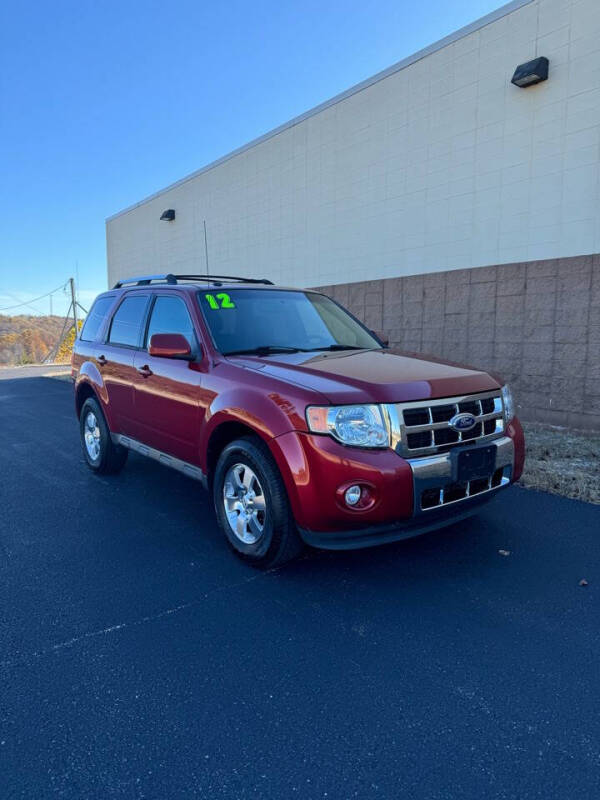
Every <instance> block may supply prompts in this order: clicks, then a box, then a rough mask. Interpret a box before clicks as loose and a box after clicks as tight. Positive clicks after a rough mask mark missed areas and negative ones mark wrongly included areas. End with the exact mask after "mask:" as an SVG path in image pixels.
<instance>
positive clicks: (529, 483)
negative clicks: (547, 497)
mask: <svg viewBox="0 0 600 800" xmlns="http://www.w3.org/2000/svg"><path fill="white" fill-rule="evenodd" d="M523 428H524V430H525V439H526V445H527V457H526V461H525V471H524V473H523V477H522V478H521V480H520V483H521V485H522V486H525V487H526V488H528V489H541V490H542V491H546V492H553V493H554V494H562V495H563V496H564V497H573V498H575V499H576V500H584V501H585V502H587V503H598V504H600V433H592V432H589V433H588V432H584V431H570V430H566V429H563V428H549V427H546V426H543V425H536V424H533V423H526V424H524V425H523Z"/></svg>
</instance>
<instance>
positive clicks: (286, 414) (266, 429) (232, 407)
mask: <svg viewBox="0 0 600 800" xmlns="http://www.w3.org/2000/svg"><path fill="white" fill-rule="evenodd" d="M231 422H235V423H238V424H241V425H244V426H246V427H247V428H249V429H251V430H252V431H253V432H254V433H256V434H257V435H258V436H260V437H261V439H263V440H264V441H265V442H269V441H270V440H271V439H273V438H275V437H276V436H280V435H281V434H282V433H288V432H289V431H294V430H306V422H305V420H304V410H303V408H302V410H300V409H299V408H298V407H297V406H296V404H295V403H294V402H292V401H290V400H289V399H287V398H284V397H282V396H281V395H279V394H278V393H277V392H266V393H265V392H261V391H260V390H259V389H249V388H248V387H239V388H238V387H235V388H232V389H230V390H228V391H225V392H223V393H220V394H218V395H217V396H216V397H215V398H214V400H213V401H212V403H211V404H210V406H209V407H208V408H207V409H206V415H205V418H204V424H203V425H202V430H201V436H200V443H199V444H200V453H201V454H206V452H207V450H208V443H209V441H210V438H211V436H212V434H213V433H214V431H215V430H216V429H217V428H218V427H219V426H220V425H222V424H224V423H231Z"/></svg>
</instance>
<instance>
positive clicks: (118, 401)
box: [96, 292, 150, 436]
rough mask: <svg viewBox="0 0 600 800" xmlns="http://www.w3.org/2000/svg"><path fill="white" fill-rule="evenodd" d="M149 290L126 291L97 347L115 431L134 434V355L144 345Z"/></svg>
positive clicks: (97, 357) (98, 362) (135, 373)
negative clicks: (102, 339)
mask: <svg viewBox="0 0 600 800" xmlns="http://www.w3.org/2000/svg"><path fill="white" fill-rule="evenodd" d="M149 303H150V292H131V293H129V294H126V295H125V296H124V297H123V299H122V300H121V302H120V303H119V305H118V306H117V308H116V309H115V311H114V313H113V315H112V319H111V321H110V325H109V327H108V331H107V333H106V336H105V337H104V338H105V340H104V342H102V343H100V344H98V346H97V347H96V363H97V364H98V368H99V370H100V374H101V375H102V379H103V381H104V385H105V386H106V392H107V395H108V404H109V415H110V419H111V422H112V427H113V432H114V433H126V434H128V435H130V436H132V435H133V429H134V427H135V417H134V408H133V398H134V384H135V381H136V377H137V372H136V371H135V367H134V363H133V360H134V356H135V354H136V352H137V351H138V349H139V348H140V347H141V344H142V340H143V336H144V329H145V325H146V319H147V311H148V305H149Z"/></svg>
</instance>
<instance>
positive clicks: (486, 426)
mask: <svg viewBox="0 0 600 800" xmlns="http://www.w3.org/2000/svg"><path fill="white" fill-rule="evenodd" d="M388 411H389V414H390V419H391V422H392V436H393V440H394V441H393V446H394V449H395V450H396V452H397V453H399V455H402V456H409V457H414V456H425V455H429V454H433V453H441V452H445V451H447V450H449V449H451V448H452V447H456V446H457V445H460V444H473V443H479V442H481V441H485V440H487V439H491V438H494V437H496V436H500V435H501V434H502V433H503V432H504V415H503V407H502V397H501V394H500V392H499V391H494V392H485V393H482V394H476V395H469V396H467V397H451V398H444V399H441V400H429V401H425V402H423V401H420V402H414V403H398V404H396V405H390V406H388ZM456 414H472V415H473V416H474V417H475V425H474V426H473V427H472V428H471V429H470V430H467V431H457V430H455V429H454V428H452V427H451V426H450V424H449V423H450V420H451V419H452V418H453V417H454V416H456Z"/></svg>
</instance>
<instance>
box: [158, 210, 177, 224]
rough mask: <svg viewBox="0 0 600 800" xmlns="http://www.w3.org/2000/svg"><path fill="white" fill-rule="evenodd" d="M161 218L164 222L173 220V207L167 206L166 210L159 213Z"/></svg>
mask: <svg viewBox="0 0 600 800" xmlns="http://www.w3.org/2000/svg"><path fill="white" fill-rule="evenodd" d="M160 218H161V219H164V220H165V221H166V222H173V220H174V219H175V209H174V208H167V210H166V211H163V213H162V214H161V215H160Z"/></svg>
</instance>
